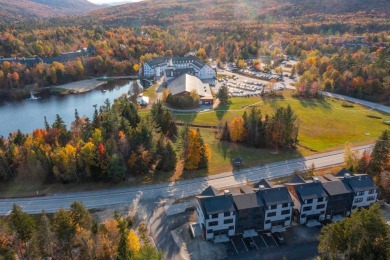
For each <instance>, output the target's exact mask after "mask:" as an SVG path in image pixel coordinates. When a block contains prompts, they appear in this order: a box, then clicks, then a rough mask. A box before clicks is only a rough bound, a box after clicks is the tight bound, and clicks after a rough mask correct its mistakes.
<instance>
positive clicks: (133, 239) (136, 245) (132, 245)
mask: <svg viewBox="0 0 390 260" xmlns="http://www.w3.org/2000/svg"><path fill="white" fill-rule="evenodd" d="M127 241H128V244H129V249H130V252H131V254H132V255H134V254H136V253H138V252H139V250H140V248H141V244H140V242H139V237H138V236H137V235H136V234H135V231H134V229H130V232H129V235H128V236H127Z"/></svg>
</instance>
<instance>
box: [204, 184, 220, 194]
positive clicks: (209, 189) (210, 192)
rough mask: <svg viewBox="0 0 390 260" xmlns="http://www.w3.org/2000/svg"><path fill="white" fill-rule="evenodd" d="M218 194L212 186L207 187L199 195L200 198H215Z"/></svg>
mask: <svg viewBox="0 0 390 260" xmlns="http://www.w3.org/2000/svg"><path fill="white" fill-rule="evenodd" d="M219 193H220V192H219V191H218V190H217V189H216V188H214V187H213V186H211V185H210V186H208V187H207V188H206V189H205V190H204V191H203V192H202V193H201V194H200V195H201V196H217V195H218V194H219Z"/></svg>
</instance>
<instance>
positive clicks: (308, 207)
mask: <svg viewBox="0 0 390 260" xmlns="http://www.w3.org/2000/svg"><path fill="white" fill-rule="evenodd" d="M310 210H311V206H307V207H303V211H310Z"/></svg>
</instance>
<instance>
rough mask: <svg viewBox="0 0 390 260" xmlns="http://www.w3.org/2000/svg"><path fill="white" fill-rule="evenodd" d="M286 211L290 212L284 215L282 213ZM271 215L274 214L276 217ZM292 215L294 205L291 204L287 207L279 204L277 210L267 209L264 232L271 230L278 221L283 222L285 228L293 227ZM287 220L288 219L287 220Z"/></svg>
mask: <svg viewBox="0 0 390 260" xmlns="http://www.w3.org/2000/svg"><path fill="white" fill-rule="evenodd" d="M285 210H289V214H283V215H282V211H285ZM269 214H274V215H275V216H269ZM291 215H292V203H289V204H288V206H287V207H282V204H278V205H276V209H271V208H270V209H267V210H266V211H265V219H264V230H270V229H271V228H272V224H273V223H275V222H278V221H283V225H282V226H283V227H289V226H290V225H291ZM286 218H288V219H287V220H286ZM268 222H269V223H268Z"/></svg>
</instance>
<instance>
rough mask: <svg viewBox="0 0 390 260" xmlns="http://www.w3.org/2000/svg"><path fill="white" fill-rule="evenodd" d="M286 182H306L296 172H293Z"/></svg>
mask: <svg viewBox="0 0 390 260" xmlns="http://www.w3.org/2000/svg"><path fill="white" fill-rule="evenodd" d="M287 183H292V184H293V183H306V181H305V180H304V179H303V178H302V177H301V176H299V175H298V174H294V175H293V176H292V177H291V179H290V180H289V181H288V182H287Z"/></svg>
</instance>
